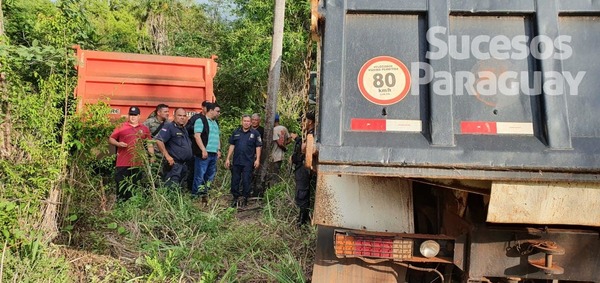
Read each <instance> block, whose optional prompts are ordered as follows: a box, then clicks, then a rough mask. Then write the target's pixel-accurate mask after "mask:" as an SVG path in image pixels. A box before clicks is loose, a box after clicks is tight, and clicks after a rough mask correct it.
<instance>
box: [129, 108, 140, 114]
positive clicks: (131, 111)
mask: <svg viewBox="0 0 600 283" xmlns="http://www.w3.org/2000/svg"><path fill="white" fill-rule="evenodd" d="M129 115H140V108H138V107H135V106H131V107H129Z"/></svg>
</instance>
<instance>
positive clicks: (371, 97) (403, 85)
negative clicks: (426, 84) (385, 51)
mask: <svg viewBox="0 0 600 283" xmlns="http://www.w3.org/2000/svg"><path fill="white" fill-rule="evenodd" d="M358 89H359V90H360V93H361V94H362V95H363V96H364V97H365V98H366V99H367V100H368V101H370V102H372V103H375V104H378V105H392V104H394V103H396V102H399V101H400V100H402V99H404V97H406V95H407V94H408V91H409V90H410V73H409V71H408V68H406V66H405V65H404V63H402V62H401V61H400V60H398V59H396V58H394V57H390V56H378V57H375V58H372V59H371V60H369V61H367V62H366V63H365V64H364V65H363V66H362V67H361V68H360V72H359V73H358Z"/></svg>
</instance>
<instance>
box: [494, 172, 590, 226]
mask: <svg viewBox="0 0 600 283" xmlns="http://www.w3.org/2000/svg"><path fill="white" fill-rule="evenodd" d="M598 207H600V184H587V183H586V184H583V183H510V182H508V183H503V182H494V183H493V184H492V193H491V196H490V204H489V208H488V215H487V221H488V222H492V223H522V224H544V225H550V224H565V225H585V226H600V209H598Z"/></svg>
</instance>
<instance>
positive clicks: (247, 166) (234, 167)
mask: <svg viewBox="0 0 600 283" xmlns="http://www.w3.org/2000/svg"><path fill="white" fill-rule="evenodd" d="M251 125H252V122H251V119H250V115H243V116H242V126H241V127H240V128H237V129H236V130H235V131H233V133H232V134H231V137H230V138H229V151H228V152H227V159H226V160H225V168H227V169H229V168H231V194H232V195H233V201H232V203H231V206H232V207H237V205H238V200H239V197H240V196H243V197H244V199H243V202H242V206H246V205H247V204H248V197H249V196H250V181H251V180H252V171H253V170H254V169H255V168H258V166H259V165H260V151H261V146H262V140H261V137H260V134H259V133H258V131H256V130H254V129H252V128H250V126H251ZM232 155H233V163H231V162H230V160H231V156H232ZM240 181H241V183H242V187H243V190H242V192H241V194H240Z"/></svg>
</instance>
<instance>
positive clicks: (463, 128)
mask: <svg viewBox="0 0 600 283" xmlns="http://www.w3.org/2000/svg"><path fill="white" fill-rule="evenodd" d="M460 132H461V133H463V134H480V135H496V134H498V129H497V127H496V122H484V121H462V122H460Z"/></svg>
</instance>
